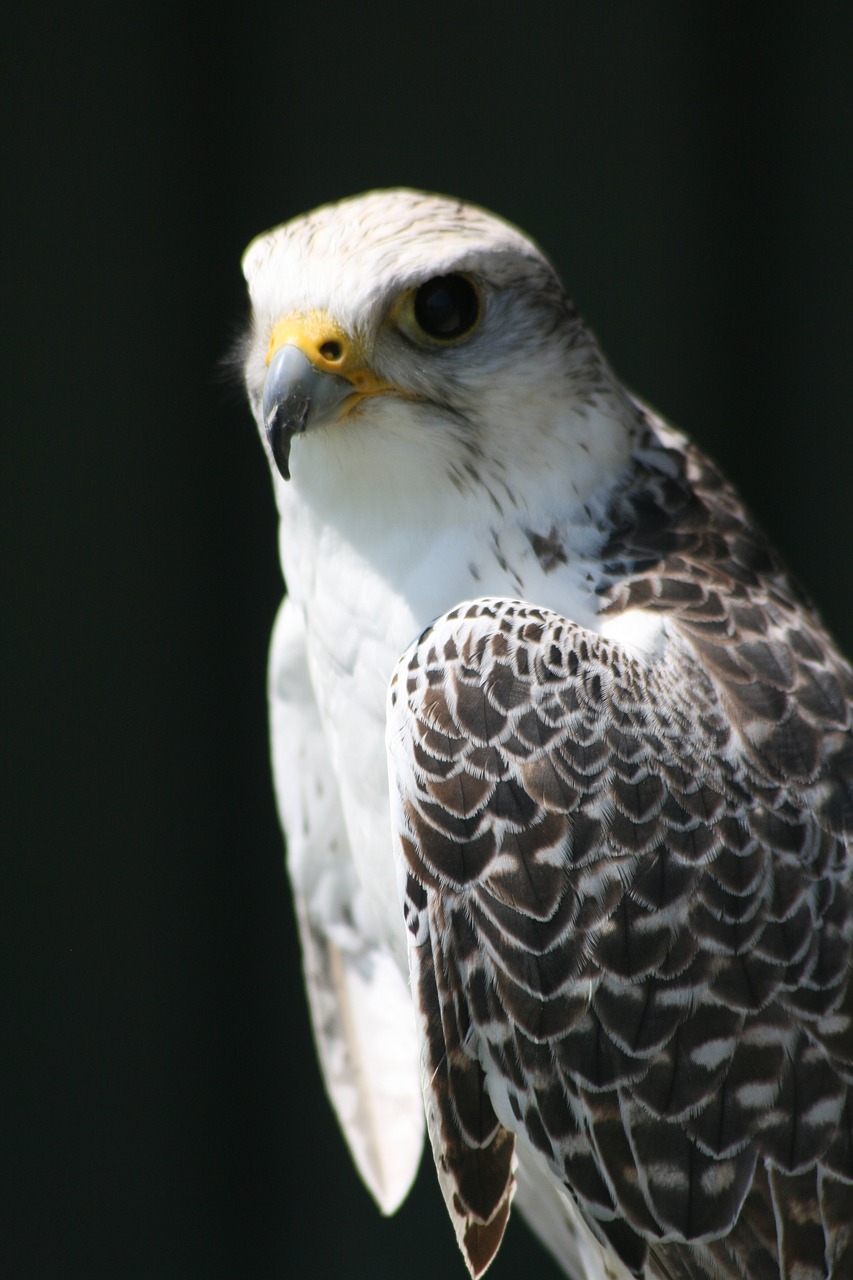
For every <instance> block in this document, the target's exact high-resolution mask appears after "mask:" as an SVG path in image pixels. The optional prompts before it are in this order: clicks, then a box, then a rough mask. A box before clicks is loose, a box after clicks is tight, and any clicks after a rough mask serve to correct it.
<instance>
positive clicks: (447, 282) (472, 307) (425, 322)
mask: <svg viewBox="0 0 853 1280" xmlns="http://www.w3.org/2000/svg"><path fill="white" fill-rule="evenodd" d="M478 311H479V304H478V301H477V291H476V289H475V288H474V286H473V285H472V283H471V281H470V280H467V279H466V278H465V276H456V275H451V276H436V277H435V278H434V279H433V280H427V282H426V284H422V285H421V287H420V288H419V289H418V291H417V293H416V294H415V320H416V321H417V322H418V324H419V325H420V327H421V329H422V330H423V331H424V333H426V334H428V335H429V337H431V338H439V339H445V340H449V339H450V338H459V337H461V336H462V334H463V333H467V332H468V330H469V329H473V327H474V325H475V323H476V320H477V314H478Z"/></svg>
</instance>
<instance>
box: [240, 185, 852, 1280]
mask: <svg viewBox="0 0 853 1280" xmlns="http://www.w3.org/2000/svg"><path fill="white" fill-rule="evenodd" d="M243 265H244V271H245V276H246V279H247V282H248V287H249V291H250V296H251V306H252V320H251V331H250V334H249V337H248V338H247V340H246V348H245V380H246V386H247V389H248V395H249V400H250V402H251V406H252V409H253V412H254V416H255V418H256V420H257V424H258V428H259V431H260V435H261V439H262V441H263V443H264V446H265V448H266V450H267V453H268V456H269V460H270V463H271V468H272V473H273V480H274V485H275V495H276V499H277V503H278V509H279V513H280V546H281V561H282V566H283V570H284V577H285V581H286V588H287V591H286V598H285V600H284V603H283V605H282V608H281V612H280V614H279V617H278V619H277V621H276V624H275V630H274V634H273V639H272V649H271V661H270V680H269V694H270V711H271V737H272V755H273V765H274V776H275V785H276V791H277V797H278V804H279V809H280V815H281V821H282V824H283V827H284V832H285V836H286V844H287V860H288V867H289V872H290V878H291V880H292V884H293V892H294V896H295V902H296V915H297V918H298V923H299V929H300V934H301V944H302V952H303V958H304V970H305V980H306V985H307V990H308V1000H309V1004H310V1009H311V1015H312V1020H313V1028H314V1035H315V1038H316V1042H317V1048H318V1052H319V1058H320V1062H321V1064H322V1069H323V1073H324V1077H325V1082H326V1086H327V1090H328V1093H329V1096H330V1098H331V1101H332V1104H333V1106H334V1108H335V1110H336V1112H337V1116H338V1119H339V1121H340V1125H341V1128H342V1130H343V1132H344V1135H345V1137H346V1139H347V1142H348V1144H349V1147H350V1150H351V1152H352V1156H353V1158H354V1160H355V1163H356V1165H357V1167H358V1169H359V1172H360V1173H361V1176H362V1178H363V1179H364V1181H365V1183H366V1184H367V1186H368V1187H369V1189H370V1190H371V1192H372V1193H373V1196H374V1197H375V1199H376V1201H377V1202H378V1204H379V1206H380V1208H381V1209H382V1210H383V1211H384V1212H386V1213H390V1212H393V1210H394V1209H395V1208H396V1207H397V1206H398V1205H399V1203H400V1202H401V1201H402V1199H403V1198H404V1197H405V1195H406V1193H407V1190H408V1188H409V1186H410V1184H411V1181H412V1179H413V1177H414V1174H415V1171H416V1168H417V1165H418V1161H419V1158H420V1154H421V1148H422V1144H423V1138H424V1128H425V1127H426V1132H427V1133H428V1135H429V1139H430V1143H431V1146H432V1151H433V1156H434V1159H435V1165H436V1169H437V1172H438V1179H439V1182H440V1185H441V1189H442V1191H443V1194H444V1198H445V1201H446V1204H447V1209H448V1213H449V1215H450V1218H451V1221H452V1223H453V1226H454V1228H455V1231H456V1235H457V1238H458V1241H459V1244H460V1246H461V1250H462V1253H463V1255H464V1258H465V1261H466V1263H467V1265H468V1268H469V1270H470V1272H471V1274H472V1275H473V1276H479V1275H481V1274H482V1272H483V1271H484V1270H485V1269H486V1267H487V1266H488V1265H489V1263H490V1261H491V1260H492V1258H493V1257H494V1256H495V1254H496V1252H497V1250H498V1249H499V1247H500V1243H501V1237H502V1235H503V1232H504V1228H505V1225H506V1222H507V1219H508V1215H509V1213H510V1206H511V1203H512V1202H513V1200H514V1202H515V1203H516V1204H517V1205H518V1206H519V1208H520V1210H521V1212H522V1213H523V1214H524V1215H525V1216H526V1217H527V1219H528V1220H529V1222H530V1224H531V1225H532V1226H533V1228H534V1230H535V1231H536V1232H538V1234H539V1235H540V1236H541V1238H542V1240H543V1241H544V1242H545V1244H546V1245H547V1247H548V1248H549V1249H550V1250H551V1251H552V1253H553V1254H554V1256H555V1257H556V1258H557V1260H558V1261H559V1262H560V1264H561V1265H562V1267H563V1269H564V1270H565V1272H566V1274H567V1275H568V1276H571V1277H574V1278H575V1280H581V1278H584V1280H626V1278H627V1277H629V1276H633V1277H659V1278H660V1280H700V1278H701V1280H743V1278H744V1277H747V1278H748V1280H771V1278H774V1277H780V1278H781V1277H784V1278H785V1280H817V1278H818V1277H835V1278H836V1280H842V1277H850V1276H853V1241H851V1224H853V1130H852V1129H851V1125H852V1124H853V1105H851V1102H853V1099H851V1096H850V1085H851V1079H853V1023H851V1016H852V1015H853V984H851V979H850V972H851V945H853V943H851V931H853V911H851V838H852V837H853V673H852V672H851V668H850V667H849V666H848V664H847V663H846V662H845V660H844V659H843V658H842V657H841V656H840V654H839V653H838V651H837V649H836V648H835V647H834V645H833V643H832V641H831V640H830V639H829V637H828V636H827V634H826V632H825V630H824V629H823V627H822V625H821V623H820V621H819V619H818V618H817V616H816V614H815V612H814V610H813V609H812V607H811V605H810V604H809V602H808V601H807V600H806V598H805V597H804V596H803V595H802V594H801V592H800V591H799V590H798V588H797V587H796V586H795V585H794V584H793V582H792V581H791V579H790V578H789V577H788V576H787V574H786V572H785V570H784V568H783V566H782V565H781V564H780V561H779V559H778V557H777V555H776V554H775V552H774V551H773V549H772V548H771V547H770V546H769V545H768V543H767V541H766V540H765V538H764V536H763V535H762V533H761V532H760V531H759V530H758V529H757V528H756V526H755V524H754V523H753V521H752V520H751V518H750V516H749V515H748V514H747V512H746V511H745V509H744V507H743V506H742V505H741V502H740V500H739V498H738V497H737V495H736V494H735V492H734V491H733V489H732V488H731V487H730V485H729V484H728V483H727V482H726V481H725V480H724V479H723V477H722V476H721V475H720V473H719V472H718V471H717V470H716V468H715V467H714V466H713V464H712V463H711V462H710V461H709V460H708V459H707V458H706V457H705V456H704V455H703V454H702V453H701V452H700V451H699V450H698V449H697V448H696V447H695V446H694V445H693V444H691V443H690V442H689V441H688V440H687V439H686V438H685V437H684V436H683V435H681V434H680V433H678V432H676V431H675V430H674V429H672V428H671V427H670V426H668V425H667V424H666V423H664V422H663V421H661V419H660V418H658V417H657V416H656V415H655V414H654V413H653V412H652V411H651V410H650V409H649V408H648V407H646V406H645V405H644V404H642V403H641V402H640V401H638V400H636V399H635V398H634V397H633V396H632V395H631V394H629V392H628V391H626V389H625V388H624V387H623V386H622V385H621V383H620V382H619V381H618V379H617V378H616V377H615V376H614V374H613V373H612V372H611V370H610V368H609V367H608V365H607V363H606V362H605V360H604V358H603V357H602V354H601V352H600V350H599V347H598V345H597V344H596V341H595V339H594V338H593V337H592V335H591V334H590V332H589V330H588V329H587V328H586V326H585V325H584V323H583V321H582V320H581V319H580V318H579V316H578V315H577V313H576V311H575V309H574V307H573V305H572V304H571V302H570V301H569V300H568V299H567V297H566V295H565V293H564V291H563V288H562V286H561V284H560V282H559V280H558V278H557V276H556V274H555V272H554V269H553V268H552V266H551V265H550V264H549V262H548V261H547V259H546V258H545V257H544V256H543V254H542V253H541V251H540V250H539V249H538V248H537V246H536V245H535V244H534V243H533V242H532V241H531V240H530V239H529V238H528V237H527V236H525V235H524V234H522V233H521V232H520V231H518V230H516V229H515V228H513V227H512V226H510V225H508V224H507V223H506V222H504V221H502V220H501V219H499V218H497V217H494V216H492V215H490V214H488V213H486V212H484V211H482V210H481V209H478V208H475V207H473V206H471V205H468V204H464V203H461V202H459V201H457V200H452V199H445V198H439V197H436V196H432V195H427V194H422V193H419V192H414V191H405V190H395V191H387V192H374V193H370V194H367V195H363V196H359V197H356V198H354V199H351V200H346V201H343V202H341V203H338V204H331V205H327V206H325V207H323V208H321V209H318V210H316V211H315V212H313V213H310V214H307V215H306V216H304V217H301V218H297V219H295V220H294V221H292V222H289V223H286V224H285V225H284V226H281V227H279V228H278V229H276V230H274V231H271V232H270V233H269V234H267V235H264V236H261V237H260V238H258V239H256V240H255V241H254V242H253V243H252V244H251V245H250V247H249V249H248V250H247V252H246V255H245V258H244V264H243ZM424 1117H425V1121H426V1125H424Z"/></svg>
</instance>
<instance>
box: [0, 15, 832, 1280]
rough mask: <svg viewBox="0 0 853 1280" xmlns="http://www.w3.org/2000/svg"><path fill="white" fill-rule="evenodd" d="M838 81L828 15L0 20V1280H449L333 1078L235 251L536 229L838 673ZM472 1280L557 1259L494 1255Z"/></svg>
mask: <svg viewBox="0 0 853 1280" xmlns="http://www.w3.org/2000/svg"><path fill="white" fill-rule="evenodd" d="M851 50H853V9H851V7H850V6H849V5H848V4H846V3H832V2H831V0H827V2H825V3H820V4H810V3H802V4H789V3H777V4H756V5H753V4H744V5H740V6H734V5H732V6H729V5H717V4H704V3H696V4H684V3H676V2H674V0H673V3H645V4H639V3H636V0H622V2H614V3H607V2H602V3H595V4H593V3H590V4H578V3H572V2H570V0H564V2H563V3H551V4H544V3H541V4H537V3H533V2H529V3H527V4H512V5H510V4H499V3H498V4H494V3H493V4H490V5H486V4H477V5H475V4H454V5H443V4H434V5H429V6H427V5H415V4H412V5H408V6H406V5H402V4H400V3H396V4H383V3H368V4H367V5H363V6H356V5H338V4H335V3H332V2H328V3H326V4H317V3H303V4H301V5H296V4H288V3H280V4H269V3H261V2H260V0H247V3H244V4H242V5H240V6H233V7H229V6H226V5H224V4H212V5H208V6H205V7H201V6H195V5H192V6H191V5H187V4H185V3H165V2H164V0H159V2H158V0H153V2H148V3H145V4H137V5H117V6H107V5H104V4H93V5H88V6H85V7H83V6H81V7H79V8H78V9H75V8H74V7H73V6H71V7H66V6H59V5H57V4H53V3H49V2H47V3H41V4H39V5H35V6H31V7H30V9H29V11H28V13H27V14H25V13H24V10H23V8H22V7H21V6H17V7H16V11H15V12H14V13H9V14H6V15H5V16H4V33H3V37H2V53H1V54H0V56H2V59H3V64H4V65H3V67H2V95H3V100H4V112H5V115H4V156H3V161H2V173H3V181H4V188H5V195H4V230H3V241H2V244H3V262H4V268H3V276H4V288H3V291H2V295H3V302H4V304H5V306H4V313H5V320H4V325H3V341H2V344H0V345H2V354H3V360H4V372H3V377H2V394H3V410H2V414H3V422H2V435H0V438H2V441H3V445H4V448H5V449H6V450H7V451H8V457H7V458H6V459H5V460H4V462H3V465H2V473H0V474H2V480H3V495H4V496H3V500H2V513H1V514H2V528H3V565H4V568H7V569H8V585H7V587H6V589H5V591H4V609H3V619H4V623H5V626H4V635H5V638H6V640H7V649H6V652H5V655H4V661H3V675H4V677H5V680H4V688H5V691H6V692H5V696H4V706H5V710H4V713H3V736H4V742H5V745H6V747H7V749H8V750H7V754H6V763H5V765H4V769H3V792H4V795H3V804H2V810H3V825H4V834H3V847H2V874H3V880H4V882H5V884H4V887H3V901H4V906H5V908H6V911H7V913H8V922H7V924H6V925H5V926H4V928H3V931H2V938H3V948H4V960H3V972H2V994H3V1029H2V1033H0V1034H2V1039H3V1046H4V1047H3V1050H2V1059H3V1061H4V1062H5V1064H6V1065H7V1066H11V1068H12V1072H11V1077H10V1078H9V1080H8V1082H7V1084H6V1085H5V1086H3V1088H2V1092H0V1109H2V1115H3V1128H4V1133H3V1141H2V1148H0V1153H1V1154H0V1160H2V1168H3V1173H4V1175H5V1176H4V1183H5V1186H4V1188H3V1192H2V1201H0V1205H2V1208H0V1212H2V1215H3V1220H2V1222H0V1274H2V1275H3V1276H4V1277H10V1278H11V1280H17V1278H18V1277H21V1278H23V1280H41V1278H42V1277H46V1278H50V1280H54V1278H56V1280H66V1278H68V1277H71V1278H72V1280H76V1278H77V1277H86V1278H88V1280H99V1278H100V1277H108V1278H112V1277H116V1278H117V1280H226V1278H227V1280H243V1278H244V1277H245V1278H251V1280H279V1278H284V1277H288V1278H290V1277H293V1278H294V1280H303V1278H312V1277H323V1276H327V1275H328V1276H335V1277H343V1278H346V1280H368V1278H370V1280H373V1278H374V1277H378V1276H382V1277H397V1276H405V1277H407V1278H412V1280H434V1277H435V1275H436V1274H441V1275H442V1276H447V1277H448V1280H450V1277H453V1276H458V1277H460V1280H461V1277H462V1276H463V1274H464V1272H463V1267H462V1262H461V1259H460V1258H459V1257H458V1255H457V1253H456V1247H455V1244H454V1241H453V1237H452V1233H451V1230H450V1227H449V1224H448V1222H447V1220H446V1218H445V1215H444V1212H443V1208H442V1206H441V1203H440V1200H439V1196H438V1192H437V1190H436V1186H435V1179H434V1176H433V1173H432V1169H431V1167H430V1165H429V1162H428V1161H427V1162H425V1164H424V1168H423V1170H422V1174H421V1178H420V1181H419V1183H418V1186H417V1189H416V1192H415V1194H414V1195H413V1196H412V1198H411V1199H410V1201H409V1202H408V1203H407V1205H406V1207H405V1208H404V1210H403V1211H402V1212H401V1213H400V1214H399V1215H398V1217H397V1218H396V1219H394V1220H393V1221H392V1222H390V1223H386V1222H383V1221H382V1220H381V1219H380V1217H379V1215H378V1213H377V1212H376V1211H375V1210H374V1208H373V1206H372V1204H371V1202H370V1201H369V1199H368V1197H367V1195H366V1193H365V1192H364V1191H363V1190H362V1189H361V1186H360V1184H359V1183H358V1181H357V1179H356V1177H355V1174H354V1173H353V1171H352V1168H351V1165H350V1163H349V1160H348V1157H347V1154H346V1152H345V1150H344V1147H343V1145H342V1142H341V1140H340V1138H339V1136H338V1133H337V1130H336V1128H335V1126H334V1122H333V1121H332V1119H331V1116H330V1113H329V1111H328V1109H327V1107H326V1104H325V1101H324V1098H323V1095H322V1089H321V1086H320V1082H319V1075H318V1072H317V1069H316V1067H315V1064H314V1060H313V1053H312V1049H311V1045H310V1037H309V1032H308V1028H307V1020H306V1012H305V1008H304V1004H303V997H302V991H301V978H300V973H299V957H298V954H297V948H296V942H295V937H294V928H293V922H292V918H291V909H290V902H289V897H288V894H287V891H286V888H285V884H284V880H283V874H282V870H281V843H280V836H279V833H278V829H277V824H276V818H275V813H274V807H273V800H272V792H271V784H270V778H269V770H268V765H267V752H266V725H265V706H264V667H265V657H266V654H265V651H266V645H267V637H268V633H269V628H270V624H271V621H272V617H273V613H274V610H275V608H276V605H277V602H278V600H279V597H280V590H281V584H280V578H279V574H278V568H277V561H276V552H275V532H276V531H275V520H274V515H273V503H272V496H271V489H270V482H269V478H268V475H267V472H266V463H265V461H264V459H263V456H262V453H261V449H260V447H259V444H258V442H257V440H256V437H255V431H254V427H253V425H252V423H251V421H250V419H249V415H248V412H247V410H246V409H245V407H244V405H243V403H242V400H241V395H240V392H239V388H237V387H236V386H234V385H231V384H229V383H228V382H227V380H223V378H222V376H221V372H220V359H221V357H222V355H223V353H225V352H226V351H227V350H228V348H229V345H230V344H231V342H232V339H233V335H234V334H235V332H236V331H237V330H238V328H239V326H240V324H241V323H242V318H243V315H244V301H243V291H242V284H241V280H240V275H239V267H238V262H239V256H240V253H241V251H242V249H243V247H244V245H245V244H246V243H247V241H248V240H249V239H250V238H251V237H252V236H253V235H254V234H256V233H257V232H259V231H261V230H263V229H265V228H266V227H268V226H270V225H272V224H273V223H275V222H278V221H281V220H283V219H285V218H287V217H290V216H292V215H294V214H297V213H299V212H302V211H303V210H305V209H306V208H309V207H310V206H312V205H314V204H316V203H318V202H320V201H323V200H328V199H333V198H336V197H339V196H343V195H347V194H351V193H353V192H355V191H358V190H362V189H364V188H368V187H371V186H377V185H390V184H395V183H405V184H411V185H416V186H422V187H427V188H432V189H435V190H439V191H445V192H450V193H453V194H458V195H463V196H466V197H468V198H470V199H473V200H475V201H478V202H480V203H483V204H486V205H487V206H491V207H492V208H494V209H496V210H498V211H499V212H501V213H503V214H504V215H505V216H507V217H509V218H511V219H513V220H514V221H516V222H518V223H520V224H521V225H522V226H524V227H525V228H526V229H527V230H529V231H530V232H532V233H533V234H534V235H535V236H536V237H537V238H538V239H539V241H540V242H541V243H542V244H543V245H544V246H545V247H546V248H547V249H548V250H549V251H550V253H551V255H552V256H553V257H554V258H555V260H556V261H557V263H558V265H559V267H560V268H561V270H562V272H563V275H564V278H565V280H566V282H567V285H568V287H569V290H570V292H571V293H572V294H573V295H574V297H575V298H576V300H577V302H578V303H579V305H580V307H581V309H582V310H583V311H584V312H585V314H586V315H587V317H588V318H589V320H590V321H591V323H592V325H593V327H594V328H595V330H596V331H597V333H598V334H599V336H600V338H601V340H602V343H603V345H604V347H605V350H606V351H607V352H608V353H609V355H610V357H611V360H612V361H613V363H614V364H615V366H616V368H617V369H618V370H619V371H620V372H621V373H622V375H623V377H624V378H625V379H626V380H627V381H628V382H629V384H630V385H631V386H632V387H634V388H635V389H636V390H637V391H638V392H640V393H641V394H642V395H643V396H644V397H645V398H647V399H648V400H650V401H651V402H652V403H653V404H655V405H656V406H657V407H658V408H659V409H660V410H661V411H662V412H664V413H665V414H667V415H668V416H670V417H671V418H673V419H674V420H675V421H676V422H678V423H679V424H680V425H681V426H683V427H685V428H686V429H688V430H689V431H691V432H692V433H693V434H694V435H696V436H697V437H698V438H699V440H700V441H701V442H702V443H703V444H704V445H705V446H706V447H707V448H708V449H709V450H710V451H711V452H712V453H713V454H714V455H715V456H716V457H717V458H718V459H719V460H720V461H721V462H722V464H723V465H724V467H725V469H726V470H727V471H728V472H729V473H730V474H731V475H732V476H733V477H734V478H735V479H736V480H737V482H738V483H739V485H740V486H741V488H742V490H743V491H744V492H745V494H746V495H747V497H748V500H749V502H750V503H751V505H752V506H753V508H754V510H755V511H756V512H757V514H758V515H759V516H760V518H761V520H762V521H763V522H764V523H765V524H766V525H767V526H768V527H769V528H770V529H771V531H772V533H773V536H774V538H775V539H776V540H777V541H778V542H779V543H780V544H781V545H782V546H783V548H784V551H785V553H786V555H787V557H788V559H789V560H790V561H791V562H792V564H793V565H794V566H795V568H796V570H797V572H798V573H799V575H800V576H801V577H802V578H803V579H804V580H805V581H806V582H807V584H808V586H809V588H810V589H811V591H812V592H813V594H814V596H815V597H816V599H817V600H818V602H819V604H820V606H821V608H822V609H823V611H824V614H825V616H826V617H827V619H828V621H829V622H830V624H831V626H832V627H833V629H834V630H835V631H836V633H837V634H838V635H839V637H840V638H841V639H842V640H843V642H844V643H845V644H846V646H847V647H848V649H849V648H851V647H853V591H851V587H852V586H853V569H851V533H853V515H851V474H853V438H852V437H851V411H850V405H851V399H853V304H851V297H853V288H851V286H853V67H851V62H853V53H851ZM491 1274H492V1275H493V1276H494V1278H495V1280H500V1278H501V1277H503V1280H509V1278H510V1277H514V1276H525V1277H527V1276H530V1277H533V1276H535V1277H537V1280H540V1278H541V1280H546V1278H547V1277H553V1276H556V1271H555V1270H554V1268H553V1267H552V1266H551V1264H550V1263H549V1262H548V1261H547V1260H546V1259H545V1256H544V1254H541V1253H539V1252H538V1250H537V1249H536V1246H534V1245H533V1244H532V1243H531V1242H530V1240H529V1238H528V1236H527V1234H526V1233H525V1231H524V1230H523V1229H522V1228H521V1227H518V1226H512V1227H511V1229H510V1232H509V1234H508V1237H507V1241H506V1245H505V1249H504V1252H503V1253H502V1255H501V1257H500V1259H499V1261H498V1262H497V1263H496V1264H495V1267H494V1269H493V1272H492V1273H491Z"/></svg>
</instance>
